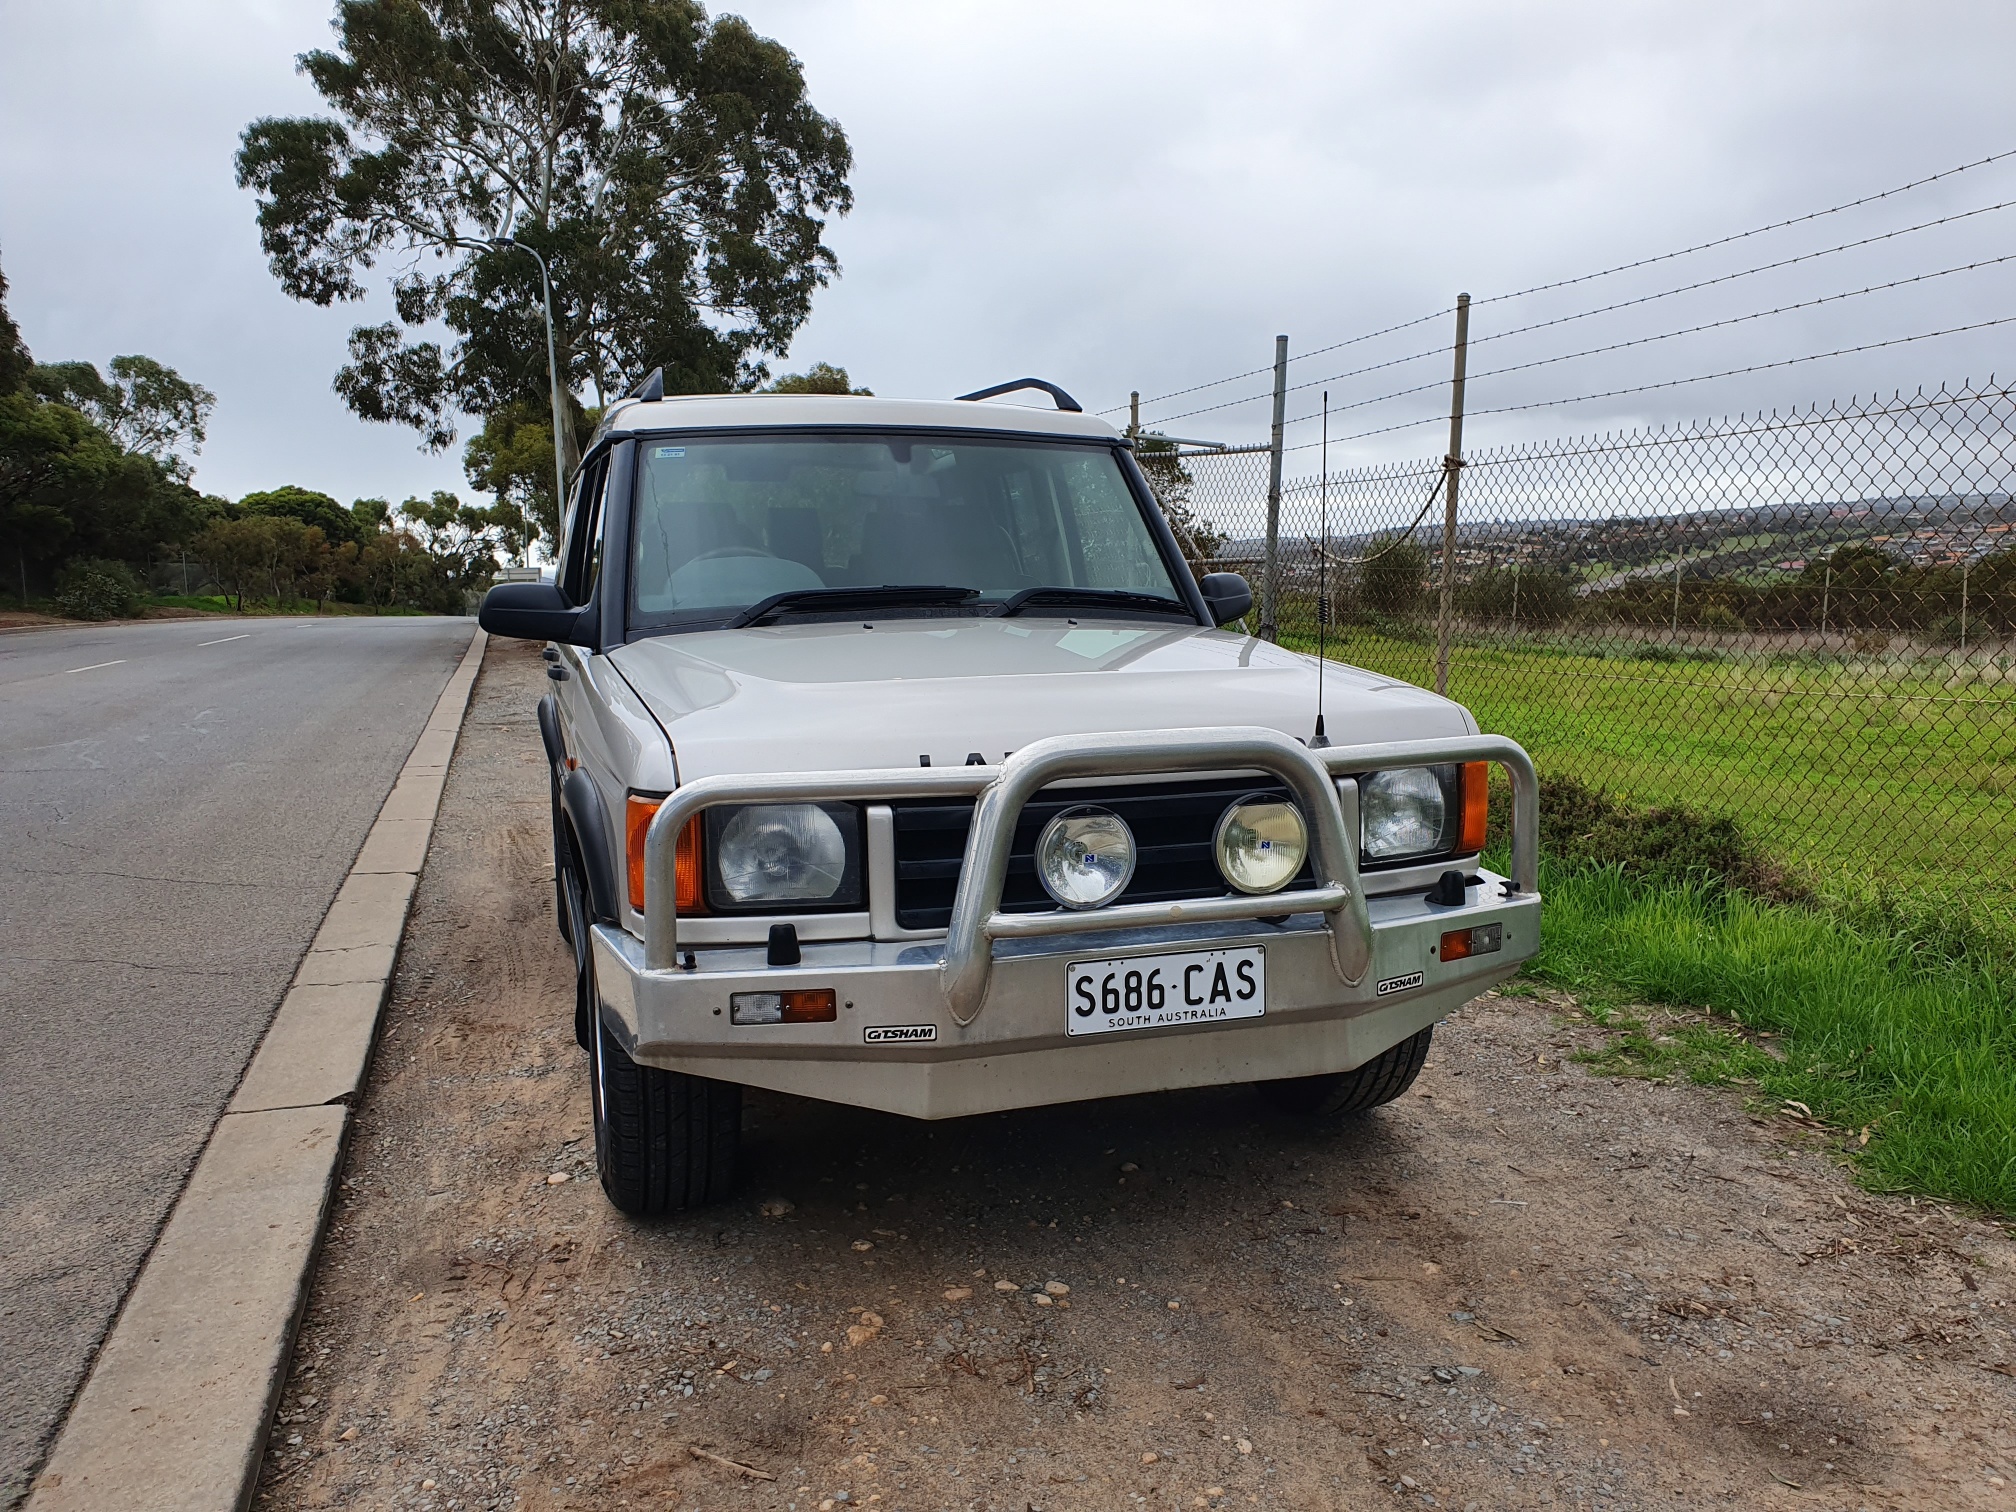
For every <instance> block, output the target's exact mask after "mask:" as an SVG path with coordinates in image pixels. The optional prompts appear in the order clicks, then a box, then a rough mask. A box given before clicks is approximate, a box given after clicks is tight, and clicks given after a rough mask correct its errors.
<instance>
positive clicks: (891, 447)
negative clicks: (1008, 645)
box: [630, 435, 1190, 626]
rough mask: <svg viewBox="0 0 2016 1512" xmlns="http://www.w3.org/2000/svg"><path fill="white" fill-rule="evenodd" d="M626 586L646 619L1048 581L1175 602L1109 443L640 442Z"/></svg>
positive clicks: (1002, 597)
mask: <svg viewBox="0 0 2016 1512" xmlns="http://www.w3.org/2000/svg"><path fill="white" fill-rule="evenodd" d="M630 582H631V613H632V621H633V623H636V624H639V625H645V626H650V625H676V624H680V623H685V622H701V621H718V620H720V619H722V618H724V617H726V616H732V615H733V614H734V613H736V612H738V611H741V610H745V609H748V608H749V607H750V606H751V605H756V604H761V603H764V602H765V601H768V600H770V599H772V598H773V597H775V596H776V595H779V594H792V595H796V594H800V593H805V592H806V591H807V590H815V592H814V593H812V594H810V595H809V596H808V597H807V598H806V600H804V601H803V603H802V612H807V613H816V612H820V611H819V609H818V605H817V600H818V597H819V595H818V594H817V593H816V590H821V589H828V590H830V589H848V588H867V589H873V588H877V587H881V586H883V585H898V584H900V585H913V586H914V585H932V586H940V587H951V588H961V589H971V590H974V591H976V592H977V593H978V595H979V597H978V598H977V599H974V600H970V601H969V602H970V603H972V604H973V605H975V606H977V607H978V608H980V609H982V610H986V609H989V608H991V607H994V606H1005V605H1006V604H1007V601H1008V600H1010V599H1012V598H1013V597H1014V596H1015V595H1016V594H1022V593H1026V592H1027V590H1030V589H1034V588H1061V589H1078V590H1084V589H1095V590H1107V591H1109V592H1115V591H1117V592H1118V593H1127V594H1134V595H1148V596H1149V599H1159V600H1166V601H1167V602H1168V604H1169V609H1170V612H1172V613H1175V614H1180V615H1184V616H1186V617H1187V616H1188V614H1189V612H1190V611H1189V609H1188V606H1187V605H1186V604H1185V603H1184V601H1183V599H1182V597H1181V595H1180V594H1179V592H1178V590H1177V588H1176V586H1175V584H1174V583H1173V582H1172V581H1171V580H1170V576H1169V569H1168V568H1167V566H1166V565H1165V564H1164V563H1163V560H1162V556H1161V553H1160V552H1159V551H1158V550H1157V549H1156V544H1155V538H1154V536H1153V535H1152V534H1151V533H1150V530H1149V527H1148V522H1147V521H1146V520H1145V519H1144V518H1143V516H1142V512H1141V508H1140V506H1139V505H1138V504H1137V503H1136V502H1135V498H1134V495H1133V493H1132V491H1131V490H1130V489H1129V488H1128V486H1127V480H1126V477H1125V476H1124V474H1123V473H1122V472H1121V470H1120V462H1119V459H1118V458H1117V457H1116V456H1115V455H1114V453H1113V451H1112V449H1111V448H1110V447H1105V446H1072V445H1052V444H1045V443H1042V442H1032V441H1014V440H992V439H968V438H966V437H958V438H933V437H921V438H917V439H905V438H902V437H896V436H889V437H864V436H848V437H845V438H841V437H835V436H830V435H828V436H796V437H794V436H765V437H761V438H750V439H747V440H731V439H719V440H712V439H706V438H694V439H690V440H685V441H681V442H678V443H667V442H664V441H654V440H650V439H646V440H645V441H643V442H642V443H640V445H639V448H638V486H637V508H636V524H635V528H634V530H633V533H632V557H631V575H630ZM946 597H948V598H949V597H952V595H946ZM1072 597H1074V595H1070V594H1060V595H1058V596H1057V600H1056V601H1057V602H1059V603H1063V602H1065V601H1068V600H1069V599H1071V598H1072ZM1084 598H1085V599H1086V600H1091V599H1092V598H1093V595H1090V594H1086V595H1084ZM829 602H832V601H829ZM892 606H893V605H892ZM1079 607H1080V606H1079V605H1073V606H1072V607H1068V608H1058V609H1055V610H1053V611H1049V612H1055V613H1067V614H1075V613H1077V612H1079ZM1085 607H1092V608H1094V610H1095V612H1096V608H1097V606H1096V604H1088V605H1085ZM1129 608H1130V612H1133V613H1137V614H1138V613H1141V612H1144V611H1145V612H1149V613H1153V612H1156V606H1155V604H1154V603H1152V602H1149V601H1148V600H1145V599H1141V598H1136V599H1135V600H1134V601H1133V602H1132V604H1131V605H1130V606H1129ZM848 612H854V611H851V610H850V611H848ZM932 612H936V613H940V614H943V613H947V612H961V611H957V610H952V611H948V610H947V609H946V608H944V607H939V608H937V609H936V610H935V611H932ZM964 612H971V611H970V610H968V611H964ZM1032 612H1033V611H1032Z"/></svg>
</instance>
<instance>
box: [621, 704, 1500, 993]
mask: <svg viewBox="0 0 2016 1512" xmlns="http://www.w3.org/2000/svg"><path fill="white" fill-rule="evenodd" d="M1469 761H1488V762H1493V763H1496V764H1497V765H1499V766H1501V767H1503V768H1504V769H1505V772H1506V775H1507V776H1508V777H1510V779H1511V782H1512V880H1511V882H1510V883H1509V884H1508V890H1517V891H1520V892H1528V893H1530V892H1535V891H1537V890H1538V888H1539V885H1540V858H1539V828H1540V796H1539V781H1538V778H1537V777H1536V776H1535V774H1534V771H1533V761H1532V758H1531V757H1529V756H1528V755H1527V754H1526V752H1525V751H1524V750H1523V749H1521V748H1520V746H1519V745H1518V744H1517V743H1516V742H1514V741H1511V740H1508V739H1506V738H1505V737H1503V736H1502V735H1458V736H1452V737H1449V738H1447V739H1434V740H1396V741H1387V742H1384V743H1382V744H1377V745H1354V746H1330V747H1327V748H1325V749H1321V750H1314V751H1312V750H1310V749H1308V748H1307V747H1306V746H1304V745H1302V744H1301V743H1300V742H1298V741H1295V740H1292V739H1290V738H1289V737H1288V736H1285V735H1282V734H1280V733H1279V732H1278V731H1275V730H1267V729H1258V728H1233V729H1215V730H1165V731H1159V732H1156V733H1153V734H1145V735H1144V734H1138V733H1121V734H1110V735H1057V736H1052V737H1050V738H1048V739H1045V740H1039V741H1036V742H1034V743H1033V744H1030V745H1027V746H1024V747H1023V748H1022V749H1021V750H1019V751H1017V752H1015V753H1014V755H1012V756H1010V757H1009V758H1008V759H1007V760H1006V761H1005V762H1003V763H1002V764H1001V765H999V766H968V767H897V768H883V769H880V770H869V771H860V772H823V773H822V772H812V773H798V772H778V773H769V774H765V775H761V776H751V777H703V778H700V779H699V780H698V781H695V782H691V783H688V784H686V785H685V786H683V787H681V788H679V789H678V790H677V791H676V792H674V793H673V794H672V795H671V796H670V797H668V798H667V799H666V800H665V802H664V803H663V804H662V805H661V806H660V807H659V809H658V812H657V814H656V815H655V816H654V817H653V818H652V820H651V824H650V827H649V829H647V830H646V831H645V836H644V965H645V968H646V969H647V970H650V971H671V970H674V969H676V968H677V966H678V964H679V911H678V906H677V897H676V892H675V887H674V883H673V852H674V848H675V846H676V845H677V843H678V837H679V833H680V831H681V830H683V829H684V828H685V827H686V822H687V821H688V820H689V819H691V818H692V817H693V816H694V815H695V814H697V813H699V812H700V811H701V810H702V809H706V808H711V807H714V806H716V805H719V804H724V803H824V802H848V801H865V800H871V799H879V800H885V801H886V800H892V799H899V798H954V797H971V798H974V799H976V800H977V802H976V804H975V806H974V811H973V827H972V829H971V831H970V832H969V833H968V835H967V839H966V855H965V859H964V861H963V862H962V864H961V868H960V873H959V887H958V891H957V892H956V893H955V895H954V898H953V904H952V919H951V923H950V925H949V927H948V928H947V930H946V935H945V954H944V957H943V960H942V962H941V964H940V966H939V980H940V983H941V985H942V987H943V989H944V992H945V997H946V1001H947V1003H948V1005H949V1007H950V1008H951V1012H952V1016H953V1017H954V1019H956V1020H957V1021H958V1022H959V1023H961V1024H969V1023H971V1022H972V1021H973V1020H974V1018H976V1017H977V1016H978V1015H979V1012H980V1009H981V1006H982V1005H983V1004H984V1002H985V1001H986V997H987V982H988V978H989V976H990V975H991V973H992V971H993V965H994V941H996V940H1001V939H1030V938H1035V937H1041V936H1046V935H1057V934H1080V933H1084V932H1086V931H1091V930H1113V929H1138V928H1141V927H1143V926H1149V925H1163V924H1201V923H1216V922H1221V921H1224V920H1236V919H1259V918H1273V917H1278V916H1279V915H1282V914H1292V913H1320V914H1323V915H1324V916H1325V917H1326V919H1327V921H1328V924H1329V931H1330V954H1331V960H1332V962H1333V964H1334V965H1335V967H1336V970H1337V974H1338V976H1339V977H1340V978H1341V979H1342V980H1343V981H1344V982H1345V983H1346V984H1349V985H1356V984H1357V983H1358V982H1359V981H1361V980H1362V979H1363V977H1364V975H1365V969H1366V967H1367V965H1368V964H1369V963H1370V960H1371V955H1372V926H1371V922H1370V919H1369V917H1368V914H1367V912H1366V906H1365V894H1364V890H1363V888H1362V886H1361V884H1360V882H1359V876H1358V849H1357V839H1356V837H1355V836H1351V835H1347V834H1346V833H1345V829H1344V814H1343V808H1342V806H1341V805H1340V803H1339V802H1338V798H1337V790H1336V787H1335V781H1336V779H1337V778H1340V777H1346V776H1349V775H1351V774H1353V773H1356V772H1372V771H1379V770H1381V769H1383V768H1387V767H1400V766H1433V765H1439V764H1442V763H1446V762H1469ZM1248 768H1258V769H1259V770H1261V771H1264V772H1269V773H1271V774H1273V775H1274V776H1276V777H1279V778H1280V779H1281V780H1282V781H1283V782H1285V783H1286V784H1287V785H1288V788H1289V790H1290V791H1291V792H1292V793H1294V795H1295V797H1296V798H1297V800H1298V801H1299V802H1300V803H1301V806H1302V812H1303V813H1304V814H1305V815H1306V816H1308V819H1309V821H1310V840H1311V842H1312V843H1311V846H1310V866H1311V870H1312V871H1313V872H1314V873H1315V877H1316V885H1315V886H1313V887H1306V888H1298V889H1296V890H1294V891H1283V892H1274V893H1263V894H1257V895H1245V894H1234V895H1228V896H1225V897H1218V898H1185V899H1180V900H1176V901H1172V902H1166V903H1124V904H1116V905H1114V906H1112V907H1109V908H1098V909H1087V910H1084V911H1077V910H1070V909H1062V908H1060V909H1058V910H1056V911H1055V912H1054V913H1036V914H1026V913H1023V914H1007V913H1003V912H1001V890H1002V887H1003V885H1004V883H1005V882H1006V880H1007V876H1008V860H1009V847H1010V845H1011V843H1012V841H1013V839H1014V835H1015V822H1016V820H1017V819H1018V818H1019V817H1020V816H1021V813H1022V807H1023V805H1024V804H1026V803H1027V802H1029V800H1030V799H1031V798H1033V797H1035V796H1036V794H1037V793H1038V792H1040V791H1041V790H1042V789H1043V788H1045V787H1047V786H1049V785H1050V784H1052V783H1055V782H1061V781H1069V780H1070V779H1073V778H1083V777H1114V776H1125V775H1130V774H1139V775H1141V776H1143V777H1148V776H1161V775H1166V774H1168V773H1172V772H1212V771H1232V770H1241V769H1248Z"/></svg>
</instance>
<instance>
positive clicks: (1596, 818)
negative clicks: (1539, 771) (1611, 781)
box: [1491, 775, 1810, 902]
mask: <svg viewBox="0 0 2016 1512" xmlns="http://www.w3.org/2000/svg"><path fill="white" fill-rule="evenodd" d="M1504 797H1505V801H1502V802H1501V801H1499V800H1498V799H1497V798H1495V797H1494V799H1493V801H1492V805H1491V817H1492V824H1493V828H1494V829H1497V828H1498V827H1499V826H1505V827H1507V833H1506V834H1505V836H1504V840H1507V841H1509V838H1510V835H1509V825H1510V822H1511V816H1512V805H1511V802H1510V795H1509V794H1506V795H1504ZM1501 843H1502V842H1501ZM1540 854H1541V855H1542V856H1543V857H1545V858H1546V859H1547V860H1549V861H1550V862H1553V863H1554V864H1556V865H1565V866H1569V867H1576V866H1581V867H1591V868H1599V867H1615V868H1616V869H1617V870H1618V871H1620V872H1622V873H1623V874H1624V875H1625V876H1627V877H1630V878H1633V879H1635V880H1638V881H1642V882H1654V883H1661V884H1675V885H1681V886H1693V887H1699V886H1701V885H1703V884H1706V885H1708V886H1710V887H1725V886H1729V887H1740V888H1742V889H1743V890H1744V891H1746V892H1750V893H1754V894H1755V895H1757V896H1758V897H1761V898H1767V899H1770V900H1773V901H1776V902H1797V901H1803V900H1806V899H1807V898H1809V897H1810V892H1809V890H1808V889H1807V888H1806V886H1805V885H1804V884H1803V883H1801V882H1800V881H1799V879H1798V878H1797V877H1795V876H1794V875H1793V874H1792V873H1791V872H1790V871H1788V870H1787V869H1786V867H1785V866H1784V864H1783V863H1782V862H1780V861H1778V860H1777V859H1776V858H1774V857H1773V856H1772V855H1771V854H1770V853H1769V852H1768V851H1766V850H1765V849H1764V848H1763V847H1762V846H1760V845H1759V844H1758V843H1757V842H1756V841H1755V840H1753V839H1752V838H1751V837H1750V836H1749V835H1747V834H1746V833H1745V832H1744V830H1743V827H1742V826H1741V825H1740V824H1738V823H1737V822H1736V820H1735V819H1733V818H1731V817H1730V816H1728V815H1726V814H1710V813H1707V812H1704V811H1703V810H1701V809H1696V808H1690V807H1688V806H1687V805H1686V804H1682V803H1662V804H1640V803H1633V802H1632V801H1631V800H1629V799H1628V798H1621V797H1618V796H1616V795H1614V794H1611V793H1606V792H1603V791H1601V790H1600V789H1597V788H1593V787H1590V786H1589V785H1588V784H1586V783H1583V782H1581V781H1579V780H1577V779H1576V778H1573V777H1564V776H1559V775H1543V776H1542V777H1541V779H1540Z"/></svg>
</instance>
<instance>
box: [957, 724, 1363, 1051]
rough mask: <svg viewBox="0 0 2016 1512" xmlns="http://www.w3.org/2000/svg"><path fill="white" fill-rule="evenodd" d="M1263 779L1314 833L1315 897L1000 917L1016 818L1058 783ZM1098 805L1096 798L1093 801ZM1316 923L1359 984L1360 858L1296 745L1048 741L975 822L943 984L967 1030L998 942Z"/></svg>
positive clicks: (1178, 736)
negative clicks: (1287, 794)
mask: <svg viewBox="0 0 2016 1512" xmlns="http://www.w3.org/2000/svg"><path fill="white" fill-rule="evenodd" d="M1245 767H1258V768H1260V769H1261V770H1262V771H1266V772H1271V773H1273V774H1274V775H1275V776H1277V777H1279V778H1281V779H1282V780H1283V781H1284V782H1286V783H1287V784H1288V786H1289V788H1290V790H1291V791H1292V792H1293V793H1294V794H1295V796H1296V798H1297V799H1299V800H1300V802H1301V805H1302V812H1303V813H1304V814H1305V815H1306V816H1308V819H1309V827H1310V839H1311V841H1312V842H1313V843H1312V845H1311V846H1310V861H1311V865H1312V867H1313V868H1314V870H1315V873H1316V881H1317V885H1316V886H1315V887H1313V888H1309V889H1305V890H1302V891H1297V892H1276V893H1263V894H1258V895H1235V896H1228V897H1222V898H1192V899H1181V900H1178V901H1175V902H1169V903H1121V904H1115V905H1113V906H1111V907H1108V908H1095V909H1086V910H1084V911H1082V912H1080V911H1075V910H1067V909H1059V910H1058V911H1057V912H1055V913H1047V914H1004V913H1002V912H1001V911H1000V910H1001V889H1002V886H1003V884H1004V883H1005V882H1006V881H1007V877H1008V851H1009V845H1010V842H1011V841H1012V840H1013V839H1014V835H1015V821H1016V820H1017V819H1018V818H1019V817H1020V816H1021V813H1022V806H1023V805H1024V804H1025V803H1027V802H1028V801H1029V800H1030V799H1031V798H1033V797H1035V796H1036V794H1037V793H1038V792H1039V791H1041V790H1042V789H1043V788H1045V787H1047V786H1048V785H1049V784H1051V783H1053V782H1062V781H1067V780H1069V779H1070V778H1073V777H1112V776H1120V775H1124V774H1129V773H1139V774H1141V775H1143V776H1148V775H1151V774H1152V775H1157V776H1160V775H1163V774H1167V773H1172V772H1222V771H1226V770H1236V769H1239V768H1245ZM1088 796H1089V797H1090V799H1091V801H1097V800H1096V795H1088ZM1288 913H1322V914H1325V915H1327V916H1328V917H1329V921H1330V951H1331V959H1332V960H1333V961H1334V963H1335V964H1336V967H1337V973H1338V975H1339V976H1341V977H1342V978H1343V979H1344V980H1345V981H1346V982H1357V981H1359V980H1360V979H1361V978H1362V977H1363V976H1364V975H1365V968H1366V966H1367V965H1368V964H1369V963H1370V961H1371V958H1372V923H1371V919H1370V917H1369V916H1368V914H1367V913H1366V909H1365V897H1364V894H1363V893H1362V892H1361V891H1360V890H1359V887H1358V863H1357V851H1356V848H1355V847H1354V846H1353V845H1352V843H1351V842H1350V841H1349V839H1347V838H1346V836H1345V834H1344V817H1343V811H1342V809H1341V808H1340V807H1339V806H1338V803H1337V792H1336V789H1335V788H1334V787H1333V786H1332V782H1331V778H1330V775H1329V773H1328V772H1326V771H1325V770H1324V768H1323V766H1322V764H1321V763H1320V762H1319V761H1317V759H1316V758H1315V756H1314V755H1313V754H1312V753H1311V752H1310V751H1308V750H1307V749H1306V748H1304V747H1303V746H1302V745H1301V744H1300V743H1299V742H1297V741H1295V740H1291V739H1290V738H1289V737H1288V736H1286V735H1283V734H1281V733H1279V732H1278V731H1275V730H1266V729H1258V728H1253V729H1244V728H1233V729H1219V730H1166V731H1158V732H1156V733H1154V734H1150V735H1139V734H1113V735H1054V736H1051V737H1050V738H1049V739H1047V740H1039V741H1036V742H1035V743H1033V744H1031V745H1027V746H1024V747H1023V748H1022V749H1021V750H1019V751H1017V752H1016V753H1015V754H1014V755H1013V756H1011V757H1009V758H1008V760H1007V761H1006V762H1004V763H1003V764H1002V766H1001V774H1000V778H999V780H998V781H996V782H993V783H990V784H989V785H988V787H987V789H986V791H984V792H983V793H981V795H980V801H979V803H978V804H976V805H975V807H974V810H973V828H972V829H971V831H969V832H968V834H967V837H966V858H965V861H964V862H963V863H962V865H961V867H960V870H959V890H958V892H957V893H956V894H955V895H954V897H953V901H952V922H951V924H950V926H949V927H948V929H947V930H946V934H945V959H944V963H943V964H942V965H941V966H940V967H939V972H938V975H939V982H940V985H941V986H942V987H943V988H944V991H945V998H946V1003H947V1006H948V1007H950V1009H951V1011H952V1017H953V1018H954V1019H955V1020H956V1021H957V1022H958V1023H960V1024H970V1023H972V1022H973V1020H974V1018H975V1017H977V1016H978V1015H979V1012H980V1008H981V1005H982V1004H983V1003H984V1002H985V1001H986V998H987V979H988V977H989V975H990V974H991V972H992V970H993V965H994V941H995V940H997V939H1003V938H1008V937H1019V938H1027V937H1029V936H1031V935H1049V934H1067V933H1077V932H1078V931H1081V930H1107V929H1132V928H1139V927H1140V926H1142V925H1153V924H1187V923H1197V922H1203V921H1206V920H1211V921H1217V920H1225V919H1258V918H1265V917H1270V916H1273V915H1277V914H1288Z"/></svg>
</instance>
